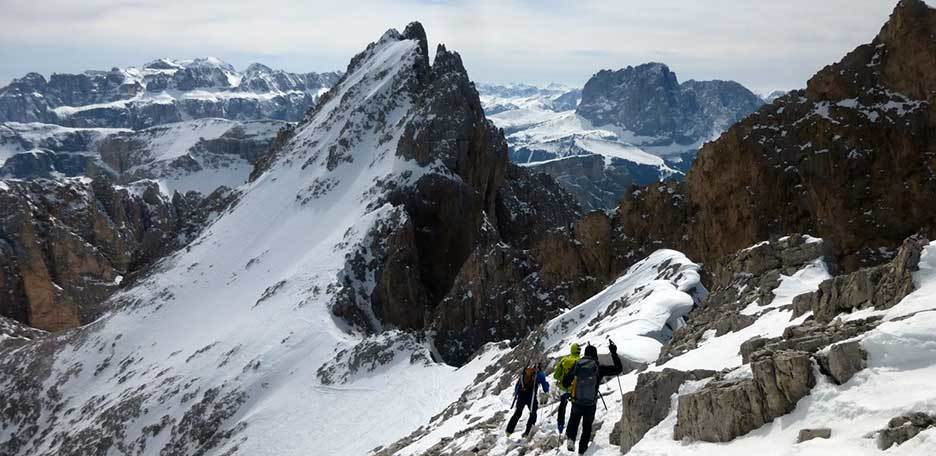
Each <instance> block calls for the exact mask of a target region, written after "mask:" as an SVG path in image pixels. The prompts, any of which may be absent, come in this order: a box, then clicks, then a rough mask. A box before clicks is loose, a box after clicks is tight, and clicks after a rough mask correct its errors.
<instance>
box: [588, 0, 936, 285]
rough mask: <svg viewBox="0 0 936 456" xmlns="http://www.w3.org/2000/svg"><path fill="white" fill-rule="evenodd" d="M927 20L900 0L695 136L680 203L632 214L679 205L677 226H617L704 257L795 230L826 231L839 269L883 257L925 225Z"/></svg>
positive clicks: (930, 139)
mask: <svg viewBox="0 0 936 456" xmlns="http://www.w3.org/2000/svg"><path fill="white" fill-rule="evenodd" d="M934 18H936V12H934V10H932V9H931V8H929V7H927V6H926V4H925V3H923V2H922V1H920V0H903V1H901V2H900V3H899V4H898V6H897V8H896V9H895V10H894V13H893V15H892V16H891V18H890V20H889V21H888V23H887V24H886V25H885V26H884V28H883V29H882V30H881V33H880V34H879V35H878V36H877V37H876V38H875V39H874V40H873V41H872V42H871V43H870V44H867V45H863V46H860V47H859V48H857V49H856V50H854V51H853V52H851V53H849V54H848V55H847V56H846V57H845V58H844V59H843V60H842V61H840V62H839V63H836V64H834V65H830V66H828V67H826V68H824V69H823V70H822V71H820V72H819V73H817V74H816V76H814V77H813V78H812V79H811V80H810V81H809V83H808V86H807V89H806V90H804V91H794V92H791V93H789V94H787V95H785V96H783V97H781V98H780V99H778V100H776V101H774V102H773V103H772V104H770V105H767V106H764V107H762V108H761V109H760V110H758V111H757V112H756V113H754V114H752V115H751V116H749V117H748V118H746V119H745V120H743V121H741V122H739V123H737V124H735V125H734V126H733V127H731V128H730V129H729V130H728V131H726V132H725V133H724V134H723V135H722V136H721V137H720V138H719V139H718V140H716V141H714V142H711V143H708V144H707V145H705V146H704V147H703V148H702V150H701V151H700V153H699V158H698V159H697V161H696V164H695V165H694V166H693V167H692V169H691V170H690V171H689V173H688V175H687V177H686V181H687V184H686V186H685V187H684V188H681V189H679V190H677V193H679V194H683V195H685V196H686V198H687V199H688V201H687V202H686V204H684V205H679V206H677V207H672V206H671V205H670V206H667V205H665V204H659V205H649V206H648V207H645V209H646V210H644V211H642V212H641V213H642V214H654V215H655V216H657V215H658V214H663V213H672V212H674V211H675V212H680V215H678V216H677V215H672V216H671V215H665V216H662V218H665V219H682V220H685V221H686V222H687V223H686V224H684V225H682V226H673V227H670V228H667V229H665V230H664V231H661V232H659V233H651V234H655V236H651V237H640V235H641V234H644V233H639V232H634V233H630V232H628V233H627V234H628V235H629V236H635V237H638V238H640V239H649V240H659V239H663V240H668V241H671V242H672V243H668V244H667V245H668V246H671V247H674V248H677V249H680V250H683V251H687V252H689V254H690V256H692V257H693V258H698V259H700V260H701V261H704V262H706V263H708V262H711V261H712V260H715V259H717V258H719V257H721V256H724V255H727V254H730V253H731V252H735V251H737V250H739V249H741V248H744V247H746V246H748V245H752V244H754V243H755V242H758V241H760V240H763V239H767V238H770V237H771V236H772V235H778V236H779V235H783V234H785V233H794V232H800V233H803V232H806V233H811V234H813V235H817V236H819V237H822V238H823V239H825V240H827V241H829V242H830V245H831V246H832V247H833V249H834V250H833V253H834V254H835V256H836V257H838V258H839V263H840V264H841V266H842V267H843V268H844V270H846V271H854V270H857V269H859V268H860V267H862V266H870V265H876V264H880V263H881V262H883V261H886V260H889V259H890V258H891V255H892V252H893V251H894V250H895V249H896V248H897V247H898V246H899V245H900V243H901V242H902V241H903V240H904V239H905V238H907V237H908V236H910V235H912V234H915V233H916V232H918V231H919V230H920V229H921V228H927V227H932V226H934V225H936V223H934V222H936V220H934V214H936V211H934V208H933V207H932V204H933V201H934V199H933V198H932V197H931V195H932V194H933V193H934V192H936V187H934V185H936V184H934V183H936V179H933V175H934V168H933V164H932V163H931V160H930V157H929V152H930V151H932V150H934V148H936V145H934V136H933V135H932V134H931V132H932V131H933V128H934V127H936V120H934V119H936V112H934V109H936V104H934V103H933V94H934V91H936V72H934V71H932V65H933V61H934V60H936V59H934V55H936V44H934V43H933V41H932V40H931V39H929V38H928V37H930V36H931V35H932V34H933V33H934V32H933V30H934V27H936V25H934V24H936V19H934ZM586 99H587V97H585V96H584V95H583V105H584V104H586V103H585V101H584V100H586ZM631 199H634V198H631ZM660 203H665V202H663V201H660ZM627 205H633V203H629V202H628V203H622V207H620V208H619V210H627V209H628V207H627ZM639 216H640V214H635V215H633V216H631V218H637V217H639ZM927 234H928V233H927ZM682 235H685V237H684V238H683V236H682Z"/></svg>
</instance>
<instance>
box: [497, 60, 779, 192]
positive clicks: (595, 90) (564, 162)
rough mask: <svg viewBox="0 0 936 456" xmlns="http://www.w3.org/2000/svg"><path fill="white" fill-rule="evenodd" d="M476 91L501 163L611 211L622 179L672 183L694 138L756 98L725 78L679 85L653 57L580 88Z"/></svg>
mask: <svg viewBox="0 0 936 456" xmlns="http://www.w3.org/2000/svg"><path fill="white" fill-rule="evenodd" d="M478 90H479V92H480V93H481V102H482V103H483V104H484V107H485V110H486V113H487V114H488V116H489V117H490V118H491V120H492V121H494V123H495V124H497V126H499V127H501V128H503V129H504V130H505V133H506V134H507V140H508V143H509V144H510V158H511V160H513V161H514V162H516V163H520V164H523V165H524V166H530V167H535V168H536V169H537V170H540V171H543V172H546V173H547V174H550V175H552V176H553V177H555V178H556V179H557V180H558V181H559V182H560V183H561V184H562V185H563V186H564V187H565V188H566V190H569V191H570V192H572V193H573V194H574V195H575V196H576V197H577V199H578V200H579V202H580V203H581V204H582V205H583V206H584V207H586V208H590V209H601V208H605V209H606V208H610V207H613V206H614V205H615V204H617V202H618V200H619V199H620V197H621V196H622V195H623V193H624V192H626V191H627V189H628V188H629V187H630V186H631V185H632V184H637V185H644V184H648V183H651V182H656V181H660V180H666V179H670V178H675V179H680V178H681V177H682V174H683V172H684V171H685V170H687V169H688V167H689V166H690V165H691V164H692V160H693V159H694V157H695V155H696V153H697V152H698V150H699V148H700V147H701V146H702V144H703V143H705V142H706V141H710V140H712V139H715V138H717V137H718V135H719V134H721V132H722V131H724V130H725V129H727V128H728V127H729V126H730V125H732V124H733V123H735V122H737V121H738V120H741V119H743V118H744V117H746V116H747V115H749V114H751V113H752V112H754V111H755V110H757V109H758V108H759V107H760V106H762V105H763V104H764V102H765V100H764V99H762V98H760V97H759V96H757V95H755V94H754V93H753V92H751V91H750V90H748V89H747V88H745V87H744V86H742V85H741V84H739V83H737V82H733V81H695V80H690V81H686V82H683V83H681V84H680V83H679V81H678V80H677V78H676V74H675V73H673V72H672V71H671V70H670V69H669V67H667V66H666V65H664V64H662V63H647V64H644V65H639V66H636V67H632V66H629V67H626V68H624V69H621V70H617V71H611V70H602V71H599V72H598V73H596V74H595V75H594V76H592V78H591V79H589V80H588V82H586V84H585V86H584V87H583V88H582V89H575V88H571V87H566V86H562V85H558V84H550V85H547V86H543V87H536V86H530V85H524V84H515V85H492V84H480V85H479V86H478ZM596 155H597V156H600V157H602V159H600V160H596V159H595V157H594V156H596ZM557 160H558V161H561V162H556V161H557Z"/></svg>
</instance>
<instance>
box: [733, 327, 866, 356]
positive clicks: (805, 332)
mask: <svg viewBox="0 0 936 456" xmlns="http://www.w3.org/2000/svg"><path fill="white" fill-rule="evenodd" d="M880 323H881V317H870V318H865V319H862V320H850V321H844V322H843V321H840V320H836V321H833V322H831V323H828V324H826V323H821V322H818V321H816V320H815V319H808V320H806V321H805V322H804V323H803V324H801V325H796V326H790V327H787V328H786V329H784V330H783V335H782V336H780V337H775V338H762V337H754V338H751V339H749V340H747V341H745V342H744V343H742V344H741V349H740V354H741V358H742V361H743V362H744V363H745V364H747V363H748V362H750V360H751V358H752V357H753V356H754V354H755V353H757V352H758V351H761V350H772V351H776V350H797V351H803V352H808V353H816V352H818V351H819V350H821V349H822V348H824V347H828V346H829V345H831V344H834V343H837V342H841V341H843V340H847V339H851V338H853V337H856V336H859V335H861V334H864V333H866V332H868V331H870V330H872V329H874V328H876V327H877V326H878V325H879V324H880Z"/></svg>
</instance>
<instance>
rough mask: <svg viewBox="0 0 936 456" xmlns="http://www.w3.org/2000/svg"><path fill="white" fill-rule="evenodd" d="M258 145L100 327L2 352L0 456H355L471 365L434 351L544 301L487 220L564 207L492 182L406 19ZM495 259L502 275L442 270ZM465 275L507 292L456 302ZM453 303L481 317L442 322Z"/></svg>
mask: <svg viewBox="0 0 936 456" xmlns="http://www.w3.org/2000/svg"><path fill="white" fill-rule="evenodd" d="M273 152H274V153H272V154H270V155H267V157H268V159H267V160H265V161H262V162H261V163H259V164H258V168H257V171H256V172H255V173H254V175H253V176H252V181H251V182H250V183H249V184H248V185H247V186H246V187H243V188H242V189H241V191H240V193H239V195H238V196H237V201H236V202H235V203H233V205H232V206H231V207H230V208H228V209H226V210H225V211H224V212H223V214H221V215H220V217H218V218H217V220H215V221H214V222H213V223H211V224H210V225H209V226H208V227H207V228H206V229H205V230H204V231H203V232H202V233H201V235H200V236H199V237H198V238H197V239H196V240H194V242H192V243H190V244H188V245H187V246H186V248H185V249H183V250H180V251H178V252H176V253H175V254H173V255H171V256H170V257H168V258H166V259H164V260H163V261H161V262H160V263H158V264H156V265H155V266H154V267H153V268H152V269H151V270H150V271H149V273H148V274H145V275H143V276H141V277H139V278H138V279H137V280H136V281H135V283H134V284H133V285H132V286H130V287H128V288H126V289H125V290H123V291H121V292H120V293H118V294H117V295H115V296H114V297H112V298H111V299H109V300H108V301H106V302H105V303H103V307H104V308H105V309H107V308H109V309H111V311H110V312H109V313H108V314H106V315H105V316H104V317H102V318H101V319H99V320H97V321H95V322H94V323H92V324H90V325H87V326H84V327H82V328H79V329H76V330H74V331H70V332H61V333H57V334H53V335H50V336H49V337H44V338H39V339H38V340H36V341H34V342H23V341H22V339H21V338H20V339H15V340H13V341H12V343H13V344H14V346H18V348H15V349H11V350H10V351H6V350H4V352H3V355H2V356H0V364H2V368H0V387H2V389H3V391H4V394H3V395H2V398H0V409H2V410H3V411H4V415H3V416H4V417H3V426H0V451H2V453H3V454H10V455H25V454H30V455H52V454H55V455H63V456H64V455H85V454H89V453H101V452H107V451H110V450H113V449H119V451H122V452H125V453H132V454H144V453H145V454H155V453H159V454H168V455H183V454H219V455H220V454H235V453H236V454H252V455H264V454H269V455H288V454H309V453H310V452H312V453H317V454H364V453H366V452H367V451H369V450H371V449H373V448H374V447H376V446H378V445H380V444H383V443H386V442H389V441H393V440H396V439H398V438H401V437H403V436H405V435H406V434H408V433H409V432H410V431H411V430H412V429H415V428H416V427H418V426H419V425H420V424H422V423H424V422H425V421H426V420H428V419H429V418H430V417H431V416H432V415H434V414H436V413H438V412H439V411H441V410H442V409H443V408H444V407H445V406H446V405H447V404H449V403H450V402H451V401H453V400H455V399H456V398H457V395H458V394H459V392H460V390H461V389H462V388H463V387H464V386H466V385H467V384H469V383H470V382H471V381H472V379H473V378H474V377H475V375H476V374H477V373H478V372H480V369H481V368H482V367H484V366H485V363H484V361H483V360H480V361H474V362H470V363H467V364H466V365H465V366H464V367H462V368H461V369H455V368H453V367H449V366H447V365H445V364H442V363H439V362H438V359H439V357H440V356H441V357H447V358H448V357H451V359H456V360H457V359H459V358H458V357H459V356H464V354H463V353H470V352H473V350H474V348H476V347H477V346H478V345H479V344H483V343H484V342H488V341H491V340H494V338H498V339H501V338H503V337H504V336H502V334H508V335H509V334H511V331H516V332H519V331H523V332H525V330H526V328H527V327H528V326H529V325H530V324H534V323H527V322H526V321H525V320H524V319H526V318H533V316H534V315H537V313H543V312H555V309H558V308H559V306H560V305H562V302H561V301H559V302H557V303H554V304H550V303H549V301H547V299H550V296H553V294H555V293H556V291H554V290H552V289H551V288H552V286H551V285H550V284H551V283H554V282H552V281H555V280H557V279H554V278H548V277H540V275H539V274H538V273H537V272H536V271H535V270H528V269H531V268H533V267H534V265H535V260H534V259H532V258H524V259H523V260H520V259H515V257H514V256H515V255H527V256H529V255H531V250H530V249H529V248H520V247H521V246H519V245H518V246H517V248H514V247H512V246H510V245H509V244H507V240H508V239H512V238H510V237H509V236H510V233H508V232H506V231H504V232H501V228H499V226H504V225H500V224H499V223H498V220H503V221H504V222H507V221H510V222H511V223H512V225H510V226H513V227H519V226H520V225H519V224H520V223H522V222H523V221H524V220H530V222H529V223H530V226H531V227H533V228H534V229H533V230H523V231H522V235H523V236H524V238H529V237H532V233H533V232H534V230H542V232H543V233H544V234H543V235H545V232H546V230H548V229H549V227H550V226H551V225H550V223H556V224H562V225H564V226H567V225H568V223H571V222H570V220H573V219H572V218H571V217H575V216H577V213H576V212H574V210H567V209H566V208H563V207H557V206H556V205H557V204H559V203H560V202H561V201H563V198H564V196H563V194H561V192H560V193H557V194H556V195H553V196H550V197H541V198H539V199H538V200H527V199H524V198H525V197H528V196H529V195H536V194H537V192H539V191H550V190H549V189H548V188H547V187H546V184H543V183H540V181H539V180H529V179H528V177H526V176H527V175H526V174H525V173H524V172H523V170H518V169H511V170H510V172H509V173H508V172H507V164H508V163H507V147H506V143H504V141H503V138H502V136H500V135H498V132H497V129H496V128H495V127H494V126H493V125H492V124H491V123H490V122H488V121H486V120H485V119H484V117H483V112H482V110H481V105H480V102H479V101H478V98H477V93H476V92H475V91H474V89H473V86H472V84H471V83H470V81H469V80H468V79H467V75H466V73H465V70H464V68H463V66H462V64H461V60H460V57H459V56H458V54H455V53H452V52H449V51H447V50H446V49H445V47H444V46H439V49H438V50H437V52H436V54H435V60H434V62H433V63H432V65H430V62H429V56H428V49H427V41H426V37H425V34H424V32H423V30H422V27H421V26H420V25H419V24H418V23H414V24H411V25H409V26H408V27H407V28H406V30H405V31H404V32H403V33H399V32H397V31H396V30H390V31H388V32H387V33H385V34H384V35H383V36H382V37H381V38H380V40H378V41H376V42H374V43H372V44H371V45H369V46H368V47H367V49H366V50H365V51H364V52H362V53H361V54H358V55H357V56H356V57H354V59H352V61H351V63H350V64H349V66H348V71H347V73H346V74H345V75H344V76H343V77H342V78H341V80H340V81H339V82H338V83H337V84H336V86H335V87H334V88H333V89H332V90H331V91H330V92H329V93H328V94H326V95H325V96H324V97H323V99H322V102H321V103H319V104H318V105H317V106H316V108H315V109H314V111H312V112H311V113H310V115H309V117H308V118H307V119H306V120H305V121H303V122H302V123H300V124H299V125H298V126H297V127H296V128H295V129H292V130H289V131H288V132H287V133H286V134H285V136H284V137H283V139H282V141H280V142H279V143H278V144H277V145H276V146H275V148H274V151H273ZM553 185H554V184H553ZM543 189H545V190H543ZM11 190H12V188H8V187H7V186H4V187H0V191H4V192H5V191H11ZM573 205H574V204H573ZM540 207H542V208H548V207H553V208H554V209H553V210H552V212H550V213H548V214H543V215H541V216H540V215H537V212H538V211H539V210H540V209H539V208H540ZM564 213H568V214H569V215H568V216H567V215H562V216H561V217H560V216H559V214H564ZM536 217H541V219H538V218H536ZM30 228H31V226H27V227H26V228H25V229H26V230H27V232H29V231H28V230H29V229H30ZM551 235H552V236H553V238H552V239H554V240H555V241H558V240H560V239H566V238H564V237H562V236H563V235H561V234H556V233H553V234H551ZM511 242H512V241H511ZM518 242H520V241H518ZM565 242H567V244H568V245H572V246H574V245H584V243H583V242H578V244H576V241H574V240H573V239H571V238H569V239H568V240H567V241H565ZM53 245H56V244H53ZM488 249H495V250H496V251H497V252H498V254H497V255H496V256H493V255H489V254H488ZM534 251H535V250H534ZM500 259H503V261H504V262H505V264H504V265H503V266H499V267H497V269H498V270H501V271H506V272H505V274H508V273H509V276H505V277H503V278H499V277H497V275H496V274H492V275H490V276H489V275H487V274H485V275H484V276H480V275H471V274H472V271H475V269H474V267H472V266H468V267H466V268H462V265H463V263H465V264H469V265H479V264H480V265H486V264H487V263H488V262H489V261H501V260H500ZM36 262H37V263H38V264H39V265H41V264H42V263H39V259H36ZM53 266H54V263H53ZM37 267H38V266H37ZM480 267H487V266H480ZM565 267H568V265H567V266H565ZM4 270H6V269H4ZM523 271H526V272H523ZM34 274H35V271H34V270H33V269H31V268H25V269H23V276H24V277H26V278H27V279H32V278H33V275H34ZM520 274H523V275H520ZM545 275H546V274H544V276H545ZM558 275H561V274H558ZM549 276H550V277H555V276H557V274H556V273H552V272H550V273H549ZM472 278H473V279H472ZM478 280H480V281H482V283H484V287H485V288H490V289H491V290H492V292H496V294H497V295H499V296H507V297H510V296H513V295H517V299H511V300H509V301H507V302H504V303H498V302H497V301H496V300H489V299H488V297H487V296H481V295H475V296H474V298H473V296H472V293H470V292H467V290H472V289H475V288H472V287H475V284H476V283H477V281H478ZM493 280H500V281H502V284H497V283H491V282H489V281H493ZM588 283H593V284H594V283H595V281H594V280H593V281H591V282H590V281H588V280H581V279H577V280H576V283H575V284H572V285H565V286H557V288H558V289H560V290H576V289H580V288H581V287H582V284H588ZM27 285H29V284H28V283H27ZM593 286H594V285H593ZM599 286H600V285H599ZM509 287H516V289H511V288H509ZM547 287H548V288H547ZM450 288H451V289H452V290H454V291H452V292H451V293H450V292H449V289H450ZM47 289H54V286H53V285H49V286H48V287H47ZM495 290H496V291H495ZM582 293H585V292H582ZM473 299H477V300H478V303H477V304H473V302H474V301H473ZM521 299H522V300H527V301H529V302H530V304H529V305H527V304H523V303H522V302H521ZM566 302H567V301H566ZM38 304H43V305H47V304H48V303H38V302H32V303H31V305H38ZM472 305H477V306H479V308H480V306H485V307H484V308H485V309H487V311H486V312H481V311H479V312H477V313H474V312H473V314H474V315H463V313H464V312H465V311H466V310H468V309H470V308H471V307H470V306H472ZM466 322H470V326H471V327H472V328H473V329H475V330H476V331H477V332H476V333H474V334H473V333H466V331H465V325H466ZM512 324H515V325H516V329H512V328H513V326H512ZM400 329H405V330H409V331H400ZM421 330H425V331H421Z"/></svg>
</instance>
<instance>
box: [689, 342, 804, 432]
mask: <svg viewBox="0 0 936 456" xmlns="http://www.w3.org/2000/svg"><path fill="white" fill-rule="evenodd" d="M751 371H752V372H753V374H754V375H753V378H750V379H743V380H715V381H712V382H710V383H709V384H708V385H706V386H705V387H703V388H702V389H701V390H699V391H696V392H694V393H690V394H686V395H683V396H680V397H679V405H678V408H677V418H676V420H677V421H676V427H675V429H674V432H673V438H674V439H676V440H683V439H689V440H701V441H705V442H729V441H731V440H733V439H734V438H735V437H738V436H741V435H744V434H747V433H748V432H751V431H753V430H754V429H757V428H759V427H761V426H763V425H764V424H766V423H769V422H771V421H773V420H774V419H775V418H777V417H780V416H783V415H786V414H787V413H790V412H791V411H793V409H794V408H795V407H796V403H797V402H798V401H799V400H800V399H802V398H803V397H805V396H806V395H807V394H809V391H810V390H811V389H812V387H813V386H815V384H816V379H815V376H814V375H813V369H812V360H811V358H810V356H809V354H808V353H805V352H796V351H779V352H768V351H762V352H759V353H758V354H757V355H755V360H754V362H753V364H752V366H751Z"/></svg>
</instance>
